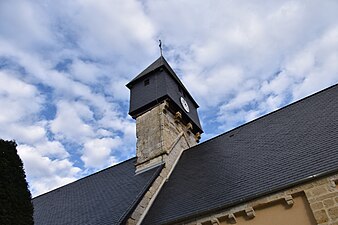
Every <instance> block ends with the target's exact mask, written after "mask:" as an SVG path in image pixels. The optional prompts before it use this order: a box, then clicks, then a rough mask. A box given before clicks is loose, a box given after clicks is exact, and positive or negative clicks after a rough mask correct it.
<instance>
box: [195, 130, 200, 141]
mask: <svg viewBox="0 0 338 225" xmlns="http://www.w3.org/2000/svg"><path fill="white" fill-rule="evenodd" d="M200 139H201V134H200V132H197V133H196V134H195V140H196V142H197V143H198V142H199V141H200Z"/></svg>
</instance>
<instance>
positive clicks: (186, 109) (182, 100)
mask: <svg viewBox="0 0 338 225" xmlns="http://www.w3.org/2000/svg"><path fill="white" fill-rule="evenodd" d="M180 100H181V104H182V106H183V109H184V110H185V111H186V112H189V105H188V103H187V101H186V100H185V99H184V98H183V97H181V98H180Z"/></svg>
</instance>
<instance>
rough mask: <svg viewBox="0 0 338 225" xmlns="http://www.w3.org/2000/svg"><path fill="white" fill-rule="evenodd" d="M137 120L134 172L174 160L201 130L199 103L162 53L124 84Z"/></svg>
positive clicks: (196, 138) (198, 135)
mask: <svg viewBox="0 0 338 225" xmlns="http://www.w3.org/2000/svg"><path fill="white" fill-rule="evenodd" d="M127 87H128V88H129V89H130V108H129V115H131V116H132V117H133V118H134V119H136V137H137V144H136V145H137V146H136V156H137V162H136V172H142V171H145V170H148V169H150V168H153V167H154V166H157V165H159V164H169V163H170V161H175V157H179V156H174V155H177V154H178V155H180V154H181V153H182V151H183V150H185V149H187V148H189V147H192V146H193V145H196V144H197V143H198V142H199V139H200V135H201V133H203V130H202V127H201V124H200V121H199V118H198V113H197V108H198V107H199V106H198V104H197V103H196V102H195V100H194V99H193V97H192V96H191V95H190V93H189V92H188V90H187V89H186V88H185V87H184V85H183V84H182V82H181V81H180V79H179V78H178V76H177V75H176V74H175V72H174V71H173V70H172V68H171V67H170V66H169V64H168V62H167V61H166V60H165V58H164V57H163V56H160V57H159V58H158V59H157V60H156V61H155V62H153V63H152V64H151V65H150V66H149V67H147V68H146V69H145V70H144V71H143V72H141V73H140V74H139V75H138V76H136V77H135V78H134V79H133V80H132V81H130V82H129V83H128V84H127Z"/></svg>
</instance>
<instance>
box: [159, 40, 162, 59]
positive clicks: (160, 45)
mask: <svg viewBox="0 0 338 225" xmlns="http://www.w3.org/2000/svg"><path fill="white" fill-rule="evenodd" d="M158 41H159V42H160V44H159V45H158V47H160V53H161V57H163V53H162V41H161V39H160V40H158Z"/></svg>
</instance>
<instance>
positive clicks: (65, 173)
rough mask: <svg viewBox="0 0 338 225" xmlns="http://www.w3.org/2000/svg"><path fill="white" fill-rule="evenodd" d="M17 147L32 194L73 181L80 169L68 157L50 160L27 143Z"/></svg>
mask: <svg viewBox="0 0 338 225" xmlns="http://www.w3.org/2000/svg"><path fill="white" fill-rule="evenodd" d="M17 149H18V154H19V155H20V158H21V159H22V160H23V163H24V167H25V171H26V175H27V178H28V181H29V185H30V189H31V191H32V195H33V196H36V195H39V194H42V193H44V192H46V191H49V190H51V189H54V188H56V187H59V186H62V185H65V184H67V183H69V182H72V181H75V180H76V179H77V178H78V177H79V173H80V172H81V169H80V168H78V167H75V166H74V165H73V164H72V163H71V162H70V161H69V160H68V159H62V160H58V159H55V160H51V159H50V158H48V157H45V156H42V155H41V154H40V153H39V151H37V150H36V149H35V148H33V147H30V146H27V145H18V147H17Z"/></svg>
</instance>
